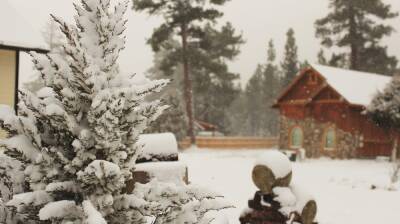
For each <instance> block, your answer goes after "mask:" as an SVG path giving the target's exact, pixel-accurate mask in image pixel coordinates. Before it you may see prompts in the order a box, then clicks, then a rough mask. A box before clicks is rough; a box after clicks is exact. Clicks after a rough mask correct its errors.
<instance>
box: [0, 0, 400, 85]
mask: <svg viewBox="0 0 400 224" xmlns="http://www.w3.org/2000/svg"><path fill="white" fill-rule="evenodd" d="M0 1H5V0H0ZM7 1H8V2H9V3H11V4H12V5H13V6H14V7H15V8H16V9H17V11H18V12H19V13H20V15H22V16H23V17H24V18H25V19H26V20H27V21H28V22H29V23H30V24H31V26H32V27H33V28H34V29H36V30H43V27H44V24H45V23H46V21H48V20H49V14H50V13H53V14H55V15H58V16H61V17H64V18H66V20H67V21H72V15H73V7H72V4H71V2H72V1H73V0H34V1H32V0H29V1H27V0H7ZM386 2H388V3H390V4H392V5H393V9H394V10H396V11H400V1H399V0H386ZM223 11H224V13H225V16H224V17H223V21H230V22H231V23H232V24H233V26H234V27H235V28H236V29H237V30H238V31H240V32H242V34H243V36H244V38H245V40H246V44H244V45H243V46H242V48H241V50H242V53H241V54H240V55H239V57H238V58H237V59H236V60H235V61H234V62H232V63H231V70H232V71H234V72H238V73H240V74H241V76H242V83H243V84H244V83H246V81H247V80H248V79H249V78H250V76H251V75H252V73H253V71H254V70H255V68H256V65H257V64H258V63H262V62H264V61H265V58H266V46H267V42H268V40H269V39H271V38H272V39H274V41H275V46H276V48H277V50H278V56H280V54H281V52H282V49H283V46H284V42H285V33H286V31H287V30H288V29H289V28H290V27H293V28H294V30H295V32H296V38H297V44H298V46H299V56H300V59H301V60H305V59H307V60H309V61H310V62H312V63H313V62H315V61H316V54H317V52H318V51H319V49H320V45H319V41H318V40H316V39H315V37H314V31H315V30H314V22H315V20H316V19H318V18H321V17H323V16H324V15H326V14H327V12H328V0H279V1H278V0H231V1H230V2H229V3H227V4H226V5H225V6H224V7H223ZM127 17H128V19H129V23H128V30H127V33H126V36H127V47H126V49H125V51H124V52H123V53H122V55H121V61H120V64H121V68H122V70H123V71H124V72H127V73H128V72H129V73H137V74H142V73H144V72H145V71H146V70H147V69H148V68H149V67H151V65H152V59H153V54H152V52H151V49H150V47H149V46H148V45H146V43H145V42H146V38H148V37H149V36H150V35H151V33H152V30H153V28H154V27H156V26H157V25H158V24H159V23H160V21H161V20H160V19H159V18H154V17H149V16H147V15H145V14H139V13H137V12H134V11H132V10H129V11H128V13H127ZM0 19H7V18H1V15H0ZM390 23H391V24H393V25H394V27H395V28H396V29H397V30H399V32H397V33H395V34H394V35H392V36H391V37H390V38H387V39H386V40H385V43H386V44H387V45H388V46H389V52H390V53H391V54H394V55H396V56H397V57H398V58H400V18H396V19H394V20H392V21H391V22H390ZM278 58H279V57H278ZM24 75H25V76H26V75H27V74H24Z"/></svg>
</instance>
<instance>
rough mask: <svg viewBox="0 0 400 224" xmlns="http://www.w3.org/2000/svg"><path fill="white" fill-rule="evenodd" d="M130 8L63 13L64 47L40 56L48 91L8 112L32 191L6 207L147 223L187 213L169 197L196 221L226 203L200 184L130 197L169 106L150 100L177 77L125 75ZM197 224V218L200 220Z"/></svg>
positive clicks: (77, 218)
mask: <svg viewBox="0 0 400 224" xmlns="http://www.w3.org/2000/svg"><path fill="white" fill-rule="evenodd" d="M127 7H128V2H127V1H123V2H119V3H117V4H115V5H112V4H111V2H110V0H81V4H79V5H75V9H76V12H77V15H76V16H75V23H76V24H75V25H70V24H67V23H65V22H63V21H62V20H61V19H60V18H58V17H55V16H53V19H54V20H55V21H56V22H57V23H58V24H59V25H60V29H61V31H62V33H63V34H64V35H65V38H66V40H67V43H65V44H64V46H63V52H61V53H57V52H56V53H49V54H47V55H41V54H36V53H31V55H32V58H33V63H34V65H35V68H36V69H37V70H38V71H39V72H40V74H41V77H42V79H43V83H44V87H43V88H41V89H40V90H38V91H37V92H35V94H33V93H31V92H29V91H26V92H23V93H21V94H20V100H21V102H20V103H19V105H18V115H15V114H14V112H13V111H12V109H11V108H7V107H5V106H2V107H1V108H0V128H3V129H5V130H6V131H7V132H8V138H7V139H5V140H1V141H0V147H1V148H4V153H5V154H6V155H8V156H10V157H11V158H13V159H15V160H18V161H19V162H20V163H21V169H23V172H24V175H25V177H24V184H23V186H24V189H23V190H22V192H18V191H14V192H12V193H11V194H13V197H12V200H10V201H8V202H7V203H6V205H7V206H8V207H9V208H10V210H12V211H13V215H14V216H13V217H15V218H16V219H17V221H18V223H27V224H30V223H32V224H36V223H74V224H81V223H84V224H102V223H111V224H128V223H135V224H136V223H138V224H140V223H147V218H146V216H150V217H156V216H159V213H156V212H158V211H162V212H163V217H164V216H166V217H171V218H180V217H181V216H180V215H176V214H175V212H176V210H170V209H169V208H168V209H165V207H164V206H165V205H167V204H168V203H171V204H174V203H173V202H172V199H171V202H170V201H168V200H166V198H165V197H164V196H165V195H171V196H174V198H173V200H174V201H175V202H179V203H181V204H182V206H184V209H183V210H181V211H183V212H181V213H185V214H186V213H188V214H191V216H190V218H191V220H192V221H193V220H200V219H201V218H202V216H203V215H204V214H203V212H205V211H206V210H204V209H203V208H207V211H208V210H219V209H221V208H224V206H223V205H220V204H218V203H217V202H215V203H208V204H206V205H204V206H203V205H201V206H200V205H198V204H199V203H198V202H193V201H192V200H189V198H196V199H197V200H199V201H201V200H203V199H204V200H205V199H210V198H211V197H214V195H211V196H208V195H207V194H206V193H205V192H201V193H199V192H195V193H191V191H190V190H191V189H192V187H191V186H180V187H178V188H176V187H170V188H167V187H165V188H156V187H157V186H155V185H149V186H147V185H146V186H143V190H148V189H151V188H153V187H154V188H155V189H154V192H155V193H156V194H152V195H153V196H154V197H150V196H151V195H145V194H143V193H141V191H138V190H136V191H135V193H134V194H126V193H124V192H125V185H126V184H125V183H126V182H127V181H128V180H130V179H131V178H132V172H133V171H134V168H135V161H136V159H137V156H138V152H139V149H140V144H137V139H138V138H139V135H140V134H141V133H142V132H143V130H144V129H145V128H146V127H147V126H148V125H149V124H150V123H151V122H153V121H154V120H155V119H156V118H157V117H158V116H159V115H160V114H161V112H162V111H163V110H164V109H165V108H166V106H163V105H162V103H161V101H160V100H154V101H151V102H148V101H146V100H145V99H146V96H148V95H149V94H151V93H153V92H159V91H160V90H161V89H162V88H163V87H164V86H165V85H166V84H167V83H168V81H167V80H158V81H150V80H139V81H138V80H136V81H135V79H134V78H133V76H124V75H122V74H121V73H120V71H119V67H118V64H117V60H118V57H119V53H120V51H121V50H122V49H123V48H124V44H125V39H124V37H123V36H122V35H123V32H124V30H125V24H126V20H125V19H124V13H125V11H126V9H127ZM5 172H6V175H10V174H11V173H9V171H5ZM138 189H140V188H138ZM155 195H157V197H156V196H155ZM207 202H208V201H207ZM173 209H175V207H174V208H173ZM182 216H183V215H182ZM2 218H4V217H2ZM182 219H183V218H182ZM185 220H189V219H188V218H187V219H185ZM169 221H170V222H171V223H173V222H174V221H173V220H169ZM192 221H190V220H189V221H188V222H187V223H198V222H197V221H193V222H192ZM10 223H11V222H10ZM175 223H180V222H179V221H178V222H175Z"/></svg>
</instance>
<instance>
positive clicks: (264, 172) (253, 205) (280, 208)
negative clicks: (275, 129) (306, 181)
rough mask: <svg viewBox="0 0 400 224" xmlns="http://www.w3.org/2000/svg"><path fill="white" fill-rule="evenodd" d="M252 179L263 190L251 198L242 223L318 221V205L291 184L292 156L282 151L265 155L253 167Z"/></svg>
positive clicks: (305, 223)
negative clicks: (290, 158)
mask: <svg viewBox="0 0 400 224" xmlns="http://www.w3.org/2000/svg"><path fill="white" fill-rule="evenodd" d="M252 178H253V182H254V184H255V185H256V186H257V188H258V189H259V191H257V192H256V193H255V195H254V198H253V199H251V200H249V201H248V209H246V210H245V211H244V212H243V213H242V215H241V217H240V219H239V220H240V223H241V224H314V223H316V222H314V219H315V216H316V213H317V204H316V202H315V201H314V200H313V199H312V198H311V197H310V196H309V195H308V194H307V193H306V192H304V191H301V190H300V188H299V187H298V186H296V185H295V184H292V183H291V180H292V169H291V163H290V161H289V159H288V158H287V157H286V156H285V155H283V154H282V153H280V152H278V151H271V152H268V153H266V154H265V156H264V158H262V159H260V160H259V161H258V162H257V163H256V165H255V167H254V168H253V172H252Z"/></svg>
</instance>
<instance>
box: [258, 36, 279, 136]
mask: <svg viewBox="0 0 400 224" xmlns="http://www.w3.org/2000/svg"><path fill="white" fill-rule="evenodd" d="M267 55H268V56H267V64H266V66H265V69H264V80H263V90H264V93H263V102H262V105H264V110H263V111H264V113H262V114H261V115H264V116H263V118H264V119H263V120H264V123H265V124H264V129H265V130H267V132H268V133H267V134H268V135H275V134H277V128H278V114H277V112H276V111H275V110H274V109H272V105H273V104H274V102H275V100H276V97H277V95H278V94H279V90H280V78H279V71H278V67H277V66H276V65H275V59H276V52H275V47H274V43H273V41H272V40H271V41H270V42H269V44H268V54H267Z"/></svg>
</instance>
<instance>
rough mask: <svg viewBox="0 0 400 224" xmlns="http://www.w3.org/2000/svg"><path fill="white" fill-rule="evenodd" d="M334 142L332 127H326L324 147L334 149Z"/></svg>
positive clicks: (334, 136)
mask: <svg viewBox="0 0 400 224" xmlns="http://www.w3.org/2000/svg"><path fill="white" fill-rule="evenodd" d="M335 144H336V131H335V129H334V128H332V127H331V128H328V129H327V130H326V132H325V144H324V145H325V149H334V148H335Z"/></svg>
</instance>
